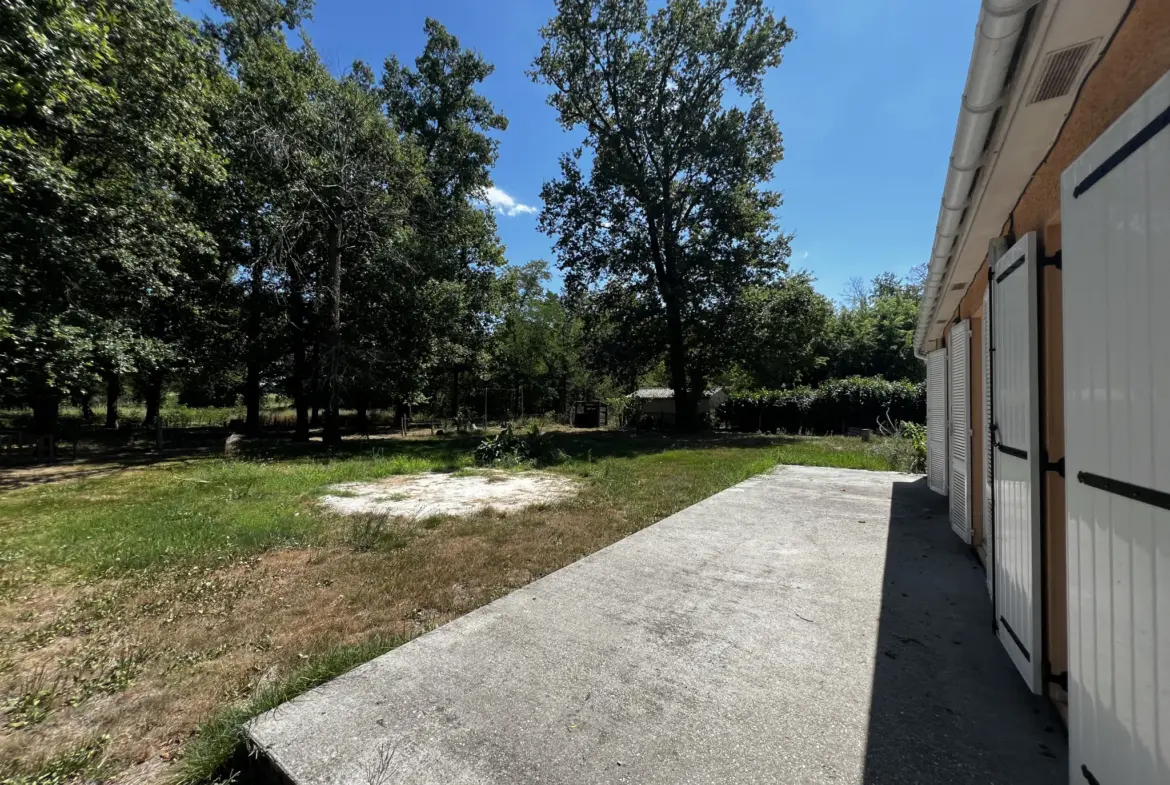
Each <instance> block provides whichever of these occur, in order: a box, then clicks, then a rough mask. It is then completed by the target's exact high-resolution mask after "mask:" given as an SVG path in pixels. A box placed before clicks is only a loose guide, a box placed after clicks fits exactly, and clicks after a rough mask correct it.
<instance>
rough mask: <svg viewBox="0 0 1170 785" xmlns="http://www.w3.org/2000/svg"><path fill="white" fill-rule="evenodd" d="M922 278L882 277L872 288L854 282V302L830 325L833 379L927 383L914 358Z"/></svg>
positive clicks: (923, 368) (874, 282)
mask: <svg viewBox="0 0 1170 785" xmlns="http://www.w3.org/2000/svg"><path fill="white" fill-rule="evenodd" d="M919 277H920V276H919V275H918V274H914V275H912V276H911V278H910V279H909V280H902V279H900V278H898V277H897V276H895V275H893V274H891V273H883V274H882V275H879V276H877V277H876V278H874V279H873V281H872V282H871V283H870V284H868V285H867V284H862V283H860V282H856V284H855V286H854V291H853V292H851V293H850V299H851V302H850V303H848V304H847V305H846V307H844V308H842V309H841V310H840V312H839V313H838V314H837V316H836V318H835V319H834V320H833V321H832V323H831V324H830V330H829V342H830V345H831V347H832V350H831V351H830V352H829V360H828V364H827V368H826V370H827V371H828V373H829V374H830V375H832V376H834V377H845V376H854V375H860V376H882V377H884V378H886V379H892V380H893V379H908V380H910V381H915V382H917V381H922V380H924V379H925V374H926V370H925V366H924V365H923V363H922V361H920V360H919V359H918V358H917V357H915V356H914V345H913V342H914V328H915V325H916V324H917V321H918V304H919V301H920V300H921V298H922V285H921V283H920V282H919V281H918V278H919Z"/></svg>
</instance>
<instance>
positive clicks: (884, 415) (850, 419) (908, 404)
mask: <svg viewBox="0 0 1170 785" xmlns="http://www.w3.org/2000/svg"><path fill="white" fill-rule="evenodd" d="M719 416H720V418H721V419H722V420H723V421H724V422H726V423H727V424H728V425H730V426H731V427H732V428H736V429H738V430H748V431H787V432H790V433H797V432H810V433H840V432H842V431H843V430H844V429H846V428H873V429H875V430H876V429H878V428H879V426H880V423H882V422H889V421H893V422H903V421H904V422H910V423H921V422H924V421H925V420H926V386H925V385H924V384H921V383H919V384H914V383H912V382H891V381H888V380H886V379H881V378H872V379H867V378H864V377H860V376H852V377H849V378H848V379H830V380H829V381H827V382H825V383H823V384H822V385H821V386H820V387H817V388H815V389H814V388H811V387H793V388H791V389H787V390H760V391H756V392H748V393H737V394H734V395H733V396H732V397H731V398H730V400H728V401H726V402H725V403H723V404H721V405H720V407H719Z"/></svg>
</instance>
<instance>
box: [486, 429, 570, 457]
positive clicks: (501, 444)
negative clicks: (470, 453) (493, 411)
mask: <svg viewBox="0 0 1170 785" xmlns="http://www.w3.org/2000/svg"><path fill="white" fill-rule="evenodd" d="M564 460H565V454H564V452H562V451H561V450H560V448H558V447H557V446H556V444H555V443H554V442H553V440H552V439H551V438H550V435H549V434H547V433H543V432H542V431H541V430H540V428H539V427H538V426H536V425H533V426H532V427H530V428H529V429H528V431H527V432H526V433H524V434H517V433H516V432H515V431H513V429H512V426H511V425H508V426H506V427H505V428H504V430H502V431H500V432H499V433H498V434H496V435H495V436H489V437H488V438H486V439H484V440H483V441H482V442H480V444H479V446H478V447H476V448H475V462H476V463H478V464H479V465H481V466H500V467H515V466H524V465H537V466H552V465H555V464H558V463H561V462H562V461H564Z"/></svg>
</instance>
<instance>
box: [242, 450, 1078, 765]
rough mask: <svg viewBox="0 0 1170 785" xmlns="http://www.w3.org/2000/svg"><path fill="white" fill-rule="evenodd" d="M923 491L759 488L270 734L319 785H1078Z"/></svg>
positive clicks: (367, 675)
mask: <svg viewBox="0 0 1170 785" xmlns="http://www.w3.org/2000/svg"><path fill="white" fill-rule="evenodd" d="M1048 711H1049V710H1048V709H1047V708H1045V706H1044V704H1043V703H1042V702H1041V701H1040V700H1039V699H1034V698H1033V696H1031V695H1030V694H1028V692H1027V690H1026V689H1025V688H1024V685H1023V682H1022V681H1021V679H1020V678H1019V676H1018V675H1017V674H1016V672H1015V670H1014V669H1013V667H1012V665H1011V663H1010V662H1009V660H1008V656H1007V654H1006V653H1005V652H1004V650H1003V649H1002V647H1000V646H999V644H998V643H997V642H996V639H995V637H994V636H993V635H992V632H991V607H990V603H989V601H988V597H987V592H986V588H985V585H984V573H983V570H982V568H981V567H980V566H979V565H978V563H977V562H976V560H975V559H974V557H973V556H972V555H971V554H970V553H969V551H968V549H967V547H966V546H964V545H962V544H961V543H960V542H959V541H958V539H957V538H956V537H955V536H954V535H953V534H952V533H951V531H950V528H949V525H948V523H947V520H946V515H945V499H942V498H941V497H938V496H936V495H934V494H932V493H931V492H930V491H928V490H927V489H926V486H925V482H924V481H923V480H922V479H920V478H918V477H915V476H912V475H902V474H893V473H880V472H860V471H846V470H837V469H819V468H809V467H785V468H781V469H778V470H776V471H775V472H772V473H769V474H766V475H761V476H759V477H755V478H753V479H751V480H748V481H747V482H744V483H742V484H740V485H738V486H736V487H734V488H730V489H728V490H726V491H723V492H722V493H719V494H717V495H715V496H713V497H711V498H709V499H707V500H705V501H703V502H701V503H699V504H697V505H695V506H693V507H690V508H688V509H686V510H683V511H682V512H680V513H678V514H676V515H673V516H671V517H669V518H667V519H666V520H663V521H661V522H659V523H657V524H655V525H653V526H651V527H649V528H647V529H644V530H642V531H641V532H639V533H637V534H635V535H633V536H631V537H628V538H626V539H625V540H622V541H621V542H618V543H616V544H614V545H612V546H610V547H608V548H606V549H604V550H602V551H599V552H598V553H595V554H593V555H592V556H589V557H587V558H585V559H582V560H581V561H579V562H577V563H575V564H573V565H571V566H569V567H566V568H565V569H563V570H560V571H558V572H556V573H554V574H552V575H549V576H547V577H546V578H543V579H542V580H539V581H536V582H535V583H532V584H530V585H529V586H527V587H525V588H523V589H520V590H518V591H516V592H513V593H512V594H510V595H508V596H506V597H504V598H502V599H500V600H498V601H496V602H494V603H492V604H490V605H488V606H486V607H484V608H481V609H480V610H477V611H474V612H472V613H470V614H468V615H466V616H464V617H462V618H460V619H458V620H456V621H454V622H452V623H450V624H448V625H446V626H444V627H442V628H440V629H437V630H435V631H434V632H432V633H430V634H428V635H425V636H423V637H421V638H419V639H417V640H415V641H413V642H411V643H409V644H407V645H405V646H402V647H400V648H399V649H397V650H395V651H392V652H390V653H389V654H386V655H384V656H382V657H379V658H378V659H376V660H374V661H372V662H370V663H367V664H366V665H364V666H362V667H360V668H358V669H356V670H354V671H352V672H350V673H349V674H346V675H345V676H343V677H341V678H339V679H336V680H334V681H332V682H330V683H328V684H326V685H324V686H322V687H320V688H318V689H315V690H313V691H311V692H309V693H307V694H305V695H303V696H301V697H300V698H298V699H296V700H294V701H292V702H290V703H287V704H285V705H284V706H281V707H279V708H278V709H276V710H274V711H272V712H269V713H267V714H264V715H261V716H260V717H258V718H257V719H255V720H254V721H253V722H252V723H251V724H250V725H249V727H248V733H249V736H250V738H251V741H252V743H253V745H254V749H255V752H256V753H257V754H258V755H259V756H261V758H262V759H264V760H267V761H268V762H269V763H270V764H271V767H272V768H271V771H272V772H274V773H276V774H277V775H278V776H279V777H281V778H285V779H287V780H290V781H292V782H296V783H301V784H303V785H325V784H326V783H361V784H362V785H399V784H400V783H401V784H402V785H407V784H410V785H423V784H424V783H426V784H428V785H429V784H432V783H433V784H435V785H439V784H440V783H441V785H488V784H489V783H490V784H492V785H504V784H505V783H508V784H510V783H516V784H517V785H519V784H520V783H545V784H548V785H570V784H571V785H581V784H582V783H638V784H639V785H657V784H659V783H663V784H665V783H695V784H696V785H697V784H698V783H710V784H711V785H724V784H726V783H737V784H738V785H749V784H750V783H943V782H945V783H972V784H974V783H980V785H988V784H989V783H1020V784H1022V785H1031V783H1066V782H1067V770H1066V760H1067V750H1066V746H1065V741H1064V735H1063V731H1062V730H1061V729H1060V726H1059V723H1058V721H1057V720H1056V719H1055V718H1054V717H1052V716H1050V715H1049V713H1048Z"/></svg>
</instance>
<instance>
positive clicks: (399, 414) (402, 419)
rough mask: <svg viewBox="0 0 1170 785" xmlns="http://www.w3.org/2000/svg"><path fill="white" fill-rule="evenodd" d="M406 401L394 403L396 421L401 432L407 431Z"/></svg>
mask: <svg viewBox="0 0 1170 785" xmlns="http://www.w3.org/2000/svg"><path fill="white" fill-rule="evenodd" d="M406 412H407V408H406V402H405V401H399V402H398V403H396V404H394V423H395V426H396V427H397V428H398V430H399V431H400V432H401V433H406V416H407V415H406Z"/></svg>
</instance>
